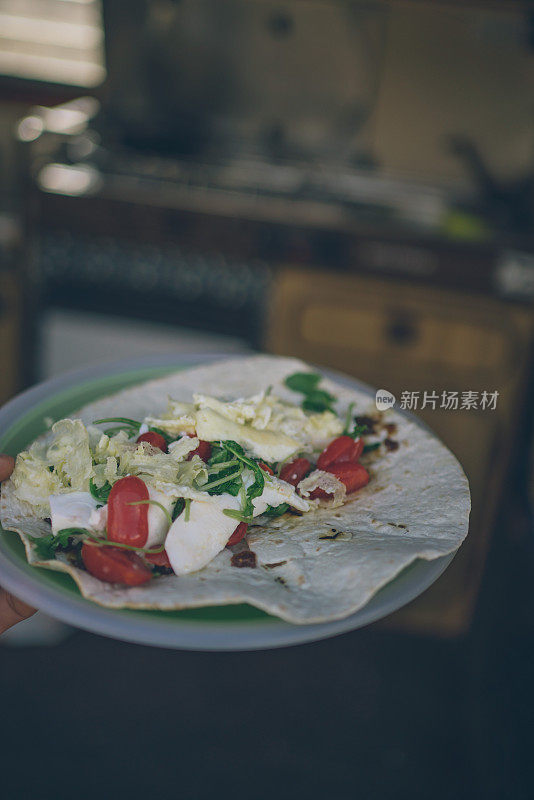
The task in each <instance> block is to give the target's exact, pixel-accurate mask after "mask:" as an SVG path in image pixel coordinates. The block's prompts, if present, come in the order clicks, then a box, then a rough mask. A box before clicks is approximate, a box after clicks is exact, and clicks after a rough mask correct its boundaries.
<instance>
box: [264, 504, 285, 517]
mask: <svg viewBox="0 0 534 800" xmlns="http://www.w3.org/2000/svg"><path fill="white" fill-rule="evenodd" d="M288 508H289V503H281V504H280V505H279V506H267V508H266V509H265V511H264V512H263V513H264V514H265V515H266V516H267V517H281V516H282V514H285V513H286V511H287V510H288Z"/></svg>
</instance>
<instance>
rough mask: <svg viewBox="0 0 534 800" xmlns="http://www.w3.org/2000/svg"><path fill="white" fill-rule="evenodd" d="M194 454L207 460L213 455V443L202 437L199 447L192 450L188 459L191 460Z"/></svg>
mask: <svg viewBox="0 0 534 800" xmlns="http://www.w3.org/2000/svg"><path fill="white" fill-rule="evenodd" d="M188 436H189V434H188ZM189 438H190V439H192V438H193V437H192V436H189ZM193 456H198V457H199V458H201V459H202V461H207V460H208V458H209V457H210V456H211V444H210V443H209V442H205V441H204V440H203V439H200V441H199V443H198V447H197V448H196V449H195V450H191V452H190V453H189V454H188V456H187V460H188V461H191V459H192V458H193Z"/></svg>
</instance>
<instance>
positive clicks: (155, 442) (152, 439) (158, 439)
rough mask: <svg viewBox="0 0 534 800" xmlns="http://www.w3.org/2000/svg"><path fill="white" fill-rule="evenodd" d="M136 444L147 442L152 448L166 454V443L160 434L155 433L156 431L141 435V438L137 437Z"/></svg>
mask: <svg viewBox="0 0 534 800" xmlns="http://www.w3.org/2000/svg"><path fill="white" fill-rule="evenodd" d="M137 441H138V442H148V443H149V444H151V445H152V447H159V449H160V450H163V452H164V453H166V452H167V442H166V441H165V439H164V438H163V436H162V435H161V433H156V431H148V433H142V434H141V436H138V437H137Z"/></svg>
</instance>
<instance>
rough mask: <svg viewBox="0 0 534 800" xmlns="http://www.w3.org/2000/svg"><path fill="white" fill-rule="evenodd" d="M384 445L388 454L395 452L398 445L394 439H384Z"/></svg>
mask: <svg viewBox="0 0 534 800" xmlns="http://www.w3.org/2000/svg"><path fill="white" fill-rule="evenodd" d="M384 444H385V446H386V450H389V452H390V453H393V452H394V451H395V450H398V449H399V443H398V442H396V441H395V439H390V438H389V437H388V438H387V439H384Z"/></svg>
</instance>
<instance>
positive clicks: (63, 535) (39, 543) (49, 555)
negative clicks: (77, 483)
mask: <svg viewBox="0 0 534 800" xmlns="http://www.w3.org/2000/svg"><path fill="white" fill-rule="evenodd" d="M73 537H80V538H82V539H83V540H89V541H91V542H94V544H95V545H100V546H103V545H106V546H107V547H119V548H121V549H123V550H135V551H138V552H142V553H162V552H163V550H164V548H165V543H164V544H162V545H160V546H159V547H133V546H132V545H129V544H123V543H122V542H110V541H109V539H107V538H106V537H105V535H104V536H99V535H98V534H97V533H94V532H93V531H88V530H87V529H86V528H62V530H60V531H58V532H57V533H56V534H55V535H54V534H53V533H49V534H48V535H46V536H30V537H29V539H30V541H31V542H32V543H33V544H34V545H35V549H36V551H37V556H38V557H39V558H40V559H42V560H43V561H49V560H51V559H54V558H55V555H56V551H57V550H58V549H59V548H66V547H69V546H70V545H72V542H71V541H70V540H71V539H72V538H73Z"/></svg>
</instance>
